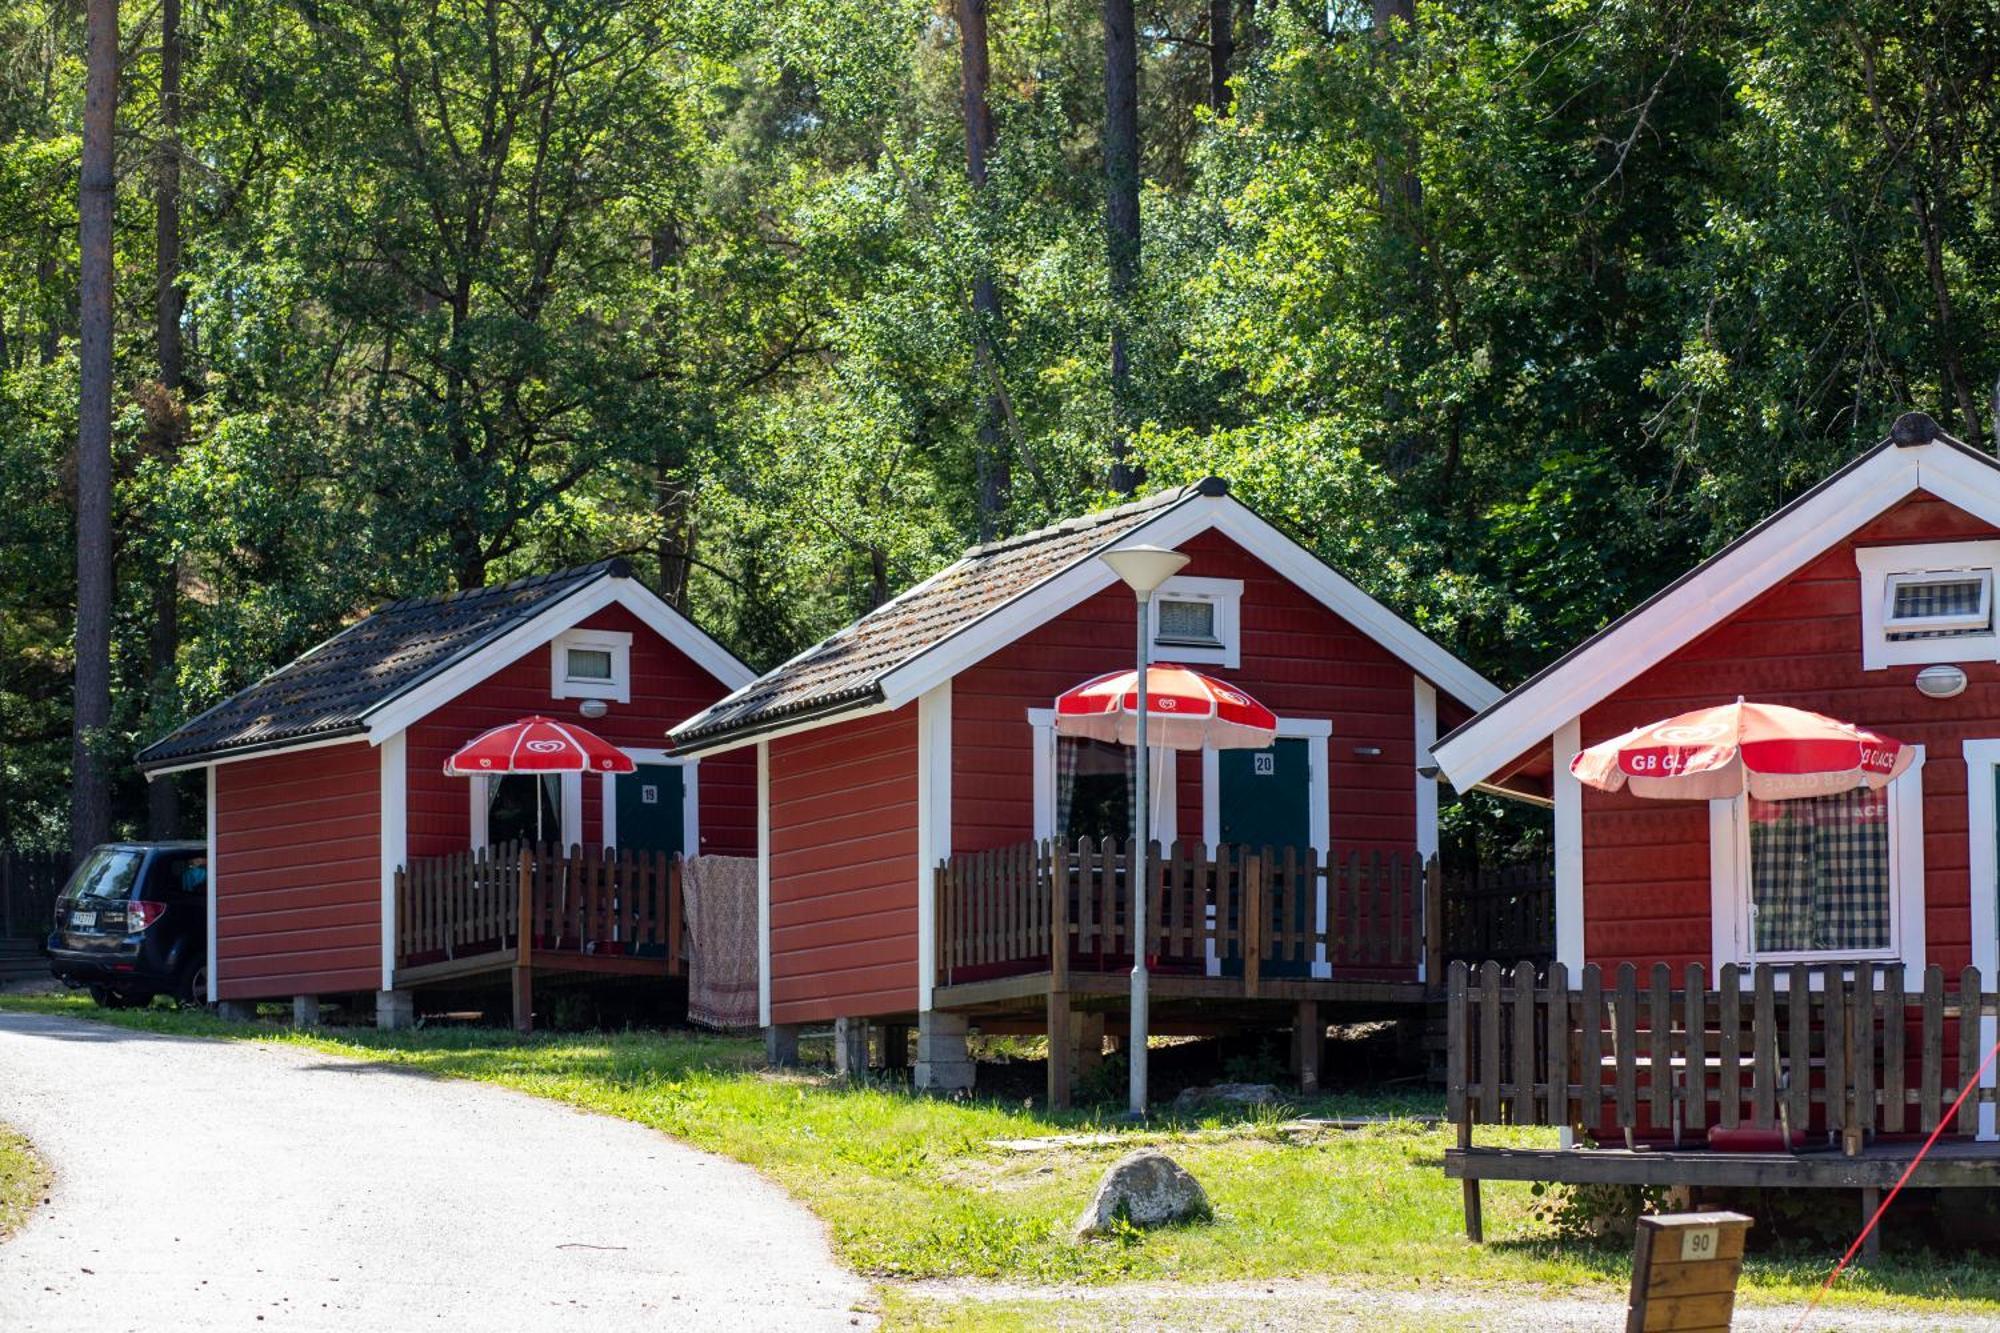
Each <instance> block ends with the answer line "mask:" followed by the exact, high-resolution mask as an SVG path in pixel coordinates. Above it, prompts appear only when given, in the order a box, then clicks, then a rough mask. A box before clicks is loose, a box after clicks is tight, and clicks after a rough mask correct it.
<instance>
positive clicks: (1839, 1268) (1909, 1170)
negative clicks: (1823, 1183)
mask: <svg viewBox="0 0 2000 1333" xmlns="http://www.w3.org/2000/svg"><path fill="white" fill-rule="evenodd" d="M1959 1021H1960V1022H1978V1021H1979V1020H1978V1019H1977V1018H1962V1019H1960V1020H1959ZM1996 1052H2000V1041H1996V1042H1994V1043H1993V1046H1992V1048H1991V1049H1989V1050H1988V1051H1987V1052H1986V1058H1985V1059H1984V1060H1981V1061H1980V1062H1979V1072H1978V1073H1976V1074H1974V1075H1973V1076H1972V1077H1971V1078H1969V1079H1967V1080H1966V1083H1965V1086H1964V1087H1963V1088H1960V1089H1959V1092H1958V1096H1957V1098H1956V1099H1954V1100H1953V1102H1952V1104H1951V1109H1950V1110H1949V1111H1946V1112H1945V1113H1944V1114H1943V1115H1942V1116H1939V1117H1938V1122H1937V1128H1935V1129H1933V1130H1932V1131H1931V1136H1930V1137H1929V1138H1927V1139H1925V1140H1924V1146H1923V1147H1921V1148H1919V1149H1918V1150H1917V1155H1916V1156H1915V1157H1912V1158H1911V1159H1910V1164H1909V1165H1908V1166H1906V1167H1904V1168H1903V1174H1902V1175H1901V1176H1900V1177H1898V1179H1897V1181H1896V1183H1895V1185H1894V1186H1893V1187H1892V1188H1891V1189H1890V1190H1889V1192H1888V1193H1887V1194H1886V1195H1884V1196H1883V1197H1882V1202H1881V1203H1879V1204H1877V1205H1875V1213H1874V1215H1873V1216H1872V1217H1870V1218H1869V1219H1868V1223H1867V1225H1866V1226H1864V1227H1862V1228H1861V1234H1860V1235H1858V1236H1856V1237H1855V1238H1854V1243H1853V1244H1852V1245H1850V1246H1848V1247H1847V1253H1846V1254H1843V1255H1841V1256H1840V1262H1839V1263H1837V1264H1835V1265H1834V1266H1833V1271H1832V1272H1831V1273H1828V1274H1827V1275H1826V1281H1824V1282H1822V1283H1820V1284H1819V1290H1818V1291H1815V1292H1814V1293H1813V1296H1812V1299H1811V1300H1809V1301H1807V1302H1806V1308H1805V1309H1804V1311H1802V1312H1801V1313H1800V1315H1799V1321H1798V1322H1797V1323H1796V1324H1793V1325H1792V1333H1799V1330H1800V1329H1802V1328H1804V1327H1805V1326H1806V1320H1808V1319H1810V1318H1812V1313H1813V1311H1814V1310H1817V1309H1818V1308H1819V1303H1820V1300H1821V1299H1822V1298H1823V1297H1824V1296H1825V1295H1826V1293H1827V1292H1829V1291H1831V1290H1832V1289H1833V1284H1834V1283H1836V1282H1838V1281H1839V1280H1840V1275H1841V1274H1842V1273H1844V1272H1846V1271H1847V1266H1848V1265H1849V1264H1850V1263H1852V1262H1854V1256H1855V1255H1856V1254H1858V1253H1859V1252H1860V1250H1861V1245H1862V1242H1864V1241H1866V1240H1867V1239H1868V1237H1869V1236H1871V1235H1873V1234H1874V1231H1875V1227H1876V1225H1877V1224H1878V1223H1879V1222H1881V1220H1882V1214H1884V1213H1886V1212H1888V1211H1889V1205H1890V1204H1892V1203H1894V1202H1895V1201H1896V1196H1897V1195H1898V1194H1901V1193H1902V1192H1903V1186H1904V1185H1906V1184H1908V1183H1909V1179H1910V1177H1911V1176H1912V1175H1914V1174H1915V1173H1916V1169H1917V1166H1918V1164H1919V1163H1921V1162H1922V1161H1923V1160H1924V1154H1926V1153H1928V1152H1929V1151H1930V1150H1931V1147H1932V1146H1933V1145H1934V1144H1936V1143H1937V1141H1938V1136H1939V1135H1940V1134H1942V1133H1944V1127H1945V1126H1946V1125H1949V1124H1950V1123H1951V1122H1952V1121H1953V1119H1955V1118H1956V1117H1957V1115H1958V1112H1959V1108H1960V1107H1962V1106H1964V1105H1965V1099H1966V1098H1967V1097H1970V1096H1971V1095H1972V1090H1973V1089H1974V1088H1976V1087H1978V1086H1979V1085H1980V1084H1982V1083H1984V1082H1985V1081H1986V1071H1987V1070H1988V1069H1989V1068H1991V1067H1992V1064H1993V1056H1994V1054H1995V1053H1996Z"/></svg>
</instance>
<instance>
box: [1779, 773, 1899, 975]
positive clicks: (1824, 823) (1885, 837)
mask: <svg viewBox="0 0 2000 1333" xmlns="http://www.w3.org/2000/svg"><path fill="white" fill-rule="evenodd" d="M1744 804H1745V807H1746V811H1745V813H1746V819H1747V823H1748V825H1749V829H1748V832H1749V844H1750V847H1749V851H1750V921H1751V937H1752V940H1753V942H1754V948H1755V951H1756V953H1757V954H1758V955H1759V956H1765V955H1773V954H1777V955H1795V954H1814V953H1820V954H1838V955H1844V956H1850V957H1851V956H1860V955H1866V954H1877V953H1882V952H1885V951H1887V950H1889V949H1890V948H1891V947H1892V945H1893V943H1894V930H1893V925H1894V920H1895V865H1894V860H1893V858H1892V854H1891V848H1890V839H1889V825H1890V812H1891V809H1892V801H1891V798H1890V797H1889V795H1888V793H1887V792H1886V791H1868V790H1866V789H1863V788H1857V789H1856V790H1853V791H1846V792H1836V793H1833V794H1831V795H1827V796H1815V797H1808V798H1804V799H1800V800H1791V801H1760V800H1757V799H1755V798H1754V797H1752V798H1745V802H1744Z"/></svg>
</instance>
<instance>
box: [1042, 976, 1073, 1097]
mask: <svg viewBox="0 0 2000 1333" xmlns="http://www.w3.org/2000/svg"><path fill="white" fill-rule="evenodd" d="M1072 1046H1073V1043H1072V1041H1071V1039H1070V1031H1069V992H1068V991H1059V990H1052V991H1050V992H1049V1090H1048V1101H1049V1109H1050V1110H1051V1111H1066V1110H1068V1109H1069V1093H1070V1088H1069V1072H1070V1063H1071V1061H1072V1060H1073V1059H1074V1056H1075V1052H1074V1051H1073V1050H1072Z"/></svg>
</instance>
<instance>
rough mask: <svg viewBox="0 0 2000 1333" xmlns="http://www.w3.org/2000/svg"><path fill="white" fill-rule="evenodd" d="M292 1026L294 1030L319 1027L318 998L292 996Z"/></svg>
mask: <svg viewBox="0 0 2000 1333" xmlns="http://www.w3.org/2000/svg"><path fill="white" fill-rule="evenodd" d="M292 1026H293V1027H295V1028H316V1027H318V1026H319V996H317V995H294V996H293V997H292Z"/></svg>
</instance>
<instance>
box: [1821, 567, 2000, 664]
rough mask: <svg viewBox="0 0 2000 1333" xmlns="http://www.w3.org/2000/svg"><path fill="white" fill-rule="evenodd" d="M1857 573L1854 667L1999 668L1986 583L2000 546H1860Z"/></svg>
mask: <svg viewBox="0 0 2000 1333" xmlns="http://www.w3.org/2000/svg"><path fill="white" fill-rule="evenodd" d="M1854 560H1855V564H1856V565H1857V567H1858V568H1859V569H1860V571H1861V665H1862V667H1863V669H1865V670H1869V671H1874V670H1878V669H1880V668H1883V667H1891V666H1923V665H1929V664H1932V663H1944V662H1969V661H1980V660H1993V661H2000V632H1996V626H1995V623H1994V615H1993V576H1994V571H1995V569H2000V542H1994V541H1978V542H1927V543H1924V544H1922V545H1916V546H1865V547H1862V548H1860V549H1858V550H1856V551H1855V553H1854Z"/></svg>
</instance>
